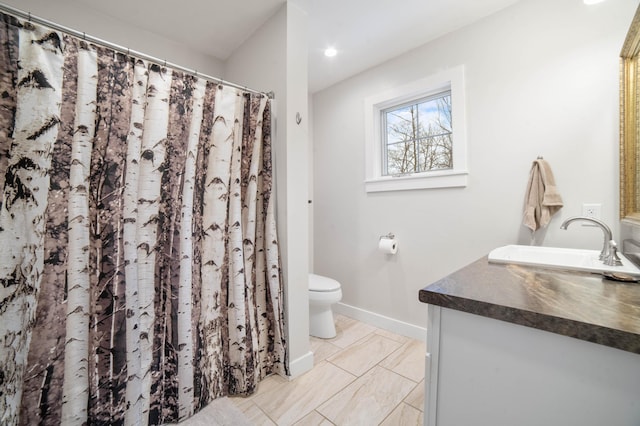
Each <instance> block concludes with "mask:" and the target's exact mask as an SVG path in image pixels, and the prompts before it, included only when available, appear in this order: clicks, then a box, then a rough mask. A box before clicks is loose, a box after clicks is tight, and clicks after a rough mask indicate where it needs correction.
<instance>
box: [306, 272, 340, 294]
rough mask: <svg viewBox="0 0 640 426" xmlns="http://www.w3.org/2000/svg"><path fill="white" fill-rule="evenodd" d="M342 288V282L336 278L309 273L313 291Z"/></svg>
mask: <svg viewBox="0 0 640 426" xmlns="http://www.w3.org/2000/svg"><path fill="white" fill-rule="evenodd" d="M339 289H340V283H339V282H338V281H336V280H334V279H331V278H328V277H323V276H322V275H316V274H309V290H311V291H335V290H339Z"/></svg>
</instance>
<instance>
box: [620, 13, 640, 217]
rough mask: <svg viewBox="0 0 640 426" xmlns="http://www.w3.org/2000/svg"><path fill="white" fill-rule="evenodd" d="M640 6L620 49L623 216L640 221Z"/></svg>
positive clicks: (621, 201)
mask: <svg viewBox="0 0 640 426" xmlns="http://www.w3.org/2000/svg"><path fill="white" fill-rule="evenodd" d="M639 51H640V7H638V9H637V10H636V14H635V16H634V17H633V21H632V22H631V27H630V28H629V32H628V33H627V38H626V39H625V41H624V45H623V46H622V51H621V52H620V218H621V219H626V220H631V221H634V222H637V223H640V182H639V181H640V170H639V169H638V166H639V165H640V145H639V144H640V137H639V132H640V107H639V105H638V103H639V102H640V94H639V93H638V90H639V89H640V81H639V78H640V72H639V71H640V69H639V65H640V59H639V58H638V56H639V55H638V53H639Z"/></svg>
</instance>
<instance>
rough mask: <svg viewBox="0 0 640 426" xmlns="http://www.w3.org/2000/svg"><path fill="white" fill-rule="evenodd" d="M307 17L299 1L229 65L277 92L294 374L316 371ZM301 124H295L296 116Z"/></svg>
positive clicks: (281, 229) (230, 71)
mask: <svg viewBox="0 0 640 426" xmlns="http://www.w3.org/2000/svg"><path fill="white" fill-rule="evenodd" d="M306 22H307V16H306V13H305V12H304V10H303V9H302V8H301V7H300V6H299V5H298V4H297V2H296V3H294V2H291V1H290V2H287V4H286V5H285V6H283V7H282V9H281V10H280V11H279V12H278V13H277V14H276V15H275V16H274V17H273V18H271V20H269V22H267V23H266V24H265V25H263V26H262V27H261V28H260V29H259V30H258V31H257V32H256V33H254V34H253V35H252V36H251V38H250V39H249V40H247V42H245V43H244V44H243V45H242V46H241V47H240V48H238V49H237V50H236V51H235V52H234V53H233V54H232V55H231V57H230V58H229V59H228V60H227V62H226V67H225V74H226V75H228V76H233V78H236V79H238V80H239V81H242V82H243V84H247V85H249V86H251V87H254V88H256V89H260V90H263V91H270V90H273V91H274V92H275V105H276V120H277V123H278V125H277V130H276V138H275V141H274V142H275V143H274V157H275V172H276V185H277V187H276V194H277V214H278V236H279V241H280V249H281V255H282V272H283V276H284V279H285V301H286V312H285V315H286V327H287V331H288V336H287V337H288V350H289V366H290V370H291V375H292V376H297V375H299V374H301V373H302V372H304V371H307V370H309V369H310V368H311V367H313V354H312V353H311V351H310V344H309V301H308V295H307V292H308V272H309V260H308V252H309V237H308V235H309V232H308V205H307V199H308V198H309V188H308V183H307V182H308V172H307V163H308V142H307V140H308V134H307V132H308V130H307V125H308V122H309V117H308V113H307V110H308V95H307V41H306V40H307V37H306ZM297 113H299V114H300V116H301V118H302V121H301V122H300V124H299V125H298V124H297V123H296V114H297Z"/></svg>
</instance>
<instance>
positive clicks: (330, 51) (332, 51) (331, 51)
mask: <svg viewBox="0 0 640 426" xmlns="http://www.w3.org/2000/svg"><path fill="white" fill-rule="evenodd" d="M337 54H338V51H337V50H336V49H335V47H327V48H326V49H325V50H324V56H326V57H327V58H332V57H334V56H336V55H337Z"/></svg>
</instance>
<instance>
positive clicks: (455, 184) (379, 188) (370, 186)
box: [364, 170, 469, 192]
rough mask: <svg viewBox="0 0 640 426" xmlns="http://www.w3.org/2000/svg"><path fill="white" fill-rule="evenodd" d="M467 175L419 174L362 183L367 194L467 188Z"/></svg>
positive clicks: (447, 173) (446, 173) (382, 178)
mask: <svg viewBox="0 0 640 426" xmlns="http://www.w3.org/2000/svg"><path fill="white" fill-rule="evenodd" d="M468 175H469V173H468V172H467V171H466V170H465V171H459V170H458V171H450V170H449V171H446V172H431V173H428V174H427V173H420V174H415V175H409V176H398V177H393V176H385V177H379V178H373V179H367V180H366V181H365V182H364V185H365V190H366V191H367V192H383V191H406V190H411V189H435V188H462V187H465V186H467V177H468Z"/></svg>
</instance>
